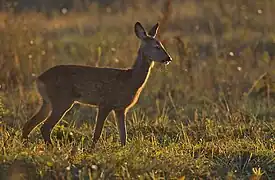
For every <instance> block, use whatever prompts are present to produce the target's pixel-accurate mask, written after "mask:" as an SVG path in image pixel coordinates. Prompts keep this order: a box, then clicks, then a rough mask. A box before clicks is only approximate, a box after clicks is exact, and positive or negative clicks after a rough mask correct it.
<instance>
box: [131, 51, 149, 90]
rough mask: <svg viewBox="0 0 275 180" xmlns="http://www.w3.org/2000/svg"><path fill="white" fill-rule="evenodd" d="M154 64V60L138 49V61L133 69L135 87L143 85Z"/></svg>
mask: <svg viewBox="0 0 275 180" xmlns="http://www.w3.org/2000/svg"><path fill="white" fill-rule="evenodd" d="M153 66H154V62H153V61H151V60H150V59H148V58H147V57H146V56H144V54H143V53H142V51H141V50H139V51H138V55H137V59H136V62H135V63H134V65H133V67H132V69H133V71H132V82H131V83H132V85H133V88H135V89H138V88H140V87H143V86H144V85H145V83H146V81H147V79H148V77H149V75H150V72H151V68H152V67H153Z"/></svg>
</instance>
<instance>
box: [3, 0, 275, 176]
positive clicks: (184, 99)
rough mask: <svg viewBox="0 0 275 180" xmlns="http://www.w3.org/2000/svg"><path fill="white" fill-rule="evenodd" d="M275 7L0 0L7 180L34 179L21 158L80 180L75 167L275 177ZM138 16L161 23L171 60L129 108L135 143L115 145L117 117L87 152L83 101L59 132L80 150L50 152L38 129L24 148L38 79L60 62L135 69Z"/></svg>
mask: <svg viewBox="0 0 275 180" xmlns="http://www.w3.org/2000/svg"><path fill="white" fill-rule="evenodd" d="M274 8H275V1H274V0H249V1H248V0H232V1H228V0H209V1H199V0H131V1H130V0H55V1H53V0H1V1H0V10H1V12H0V130H1V131H0V132H2V133H1V135H0V148H1V149H2V151H1V154H0V162H1V163H0V169H1V170H0V177H1V173H2V174H3V176H5V175H4V174H6V173H7V172H11V174H20V173H21V174H22V173H23V174H25V175H26V176H27V174H28V172H29V171H28V170H26V169H25V170H22V172H21V171H20V168H18V167H17V165H18V163H17V160H18V159H20V160H22V159H23V160H24V163H23V165H21V163H22V162H21V161H20V162H19V165H20V167H21V166H22V167H21V169H22V168H23V169H24V168H33V166H30V167H29V166H27V165H26V164H31V165H35V166H36V168H37V171H35V172H36V173H35V174H36V175H37V177H39V178H50V177H51V178H53V177H55V178H57V179H58V177H60V176H62V177H66V178H67V179H70V177H71V176H73V177H74V176H75V177H78V178H79V179H81V178H80V174H77V173H76V172H78V171H77V170H83V178H84V179H85V178H86V177H87V176H88V175H90V173H87V172H88V170H89V172H90V170H91V171H93V172H95V174H96V175H95V176H96V177H97V175H98V174H99V176H100V177H101V178H103V179H104V178H107V179H108V178H114V177H120V178H121V177H124V178H126V179H131V178H142V177H143V178H145V179H146V178H151V179H154V178H156V179H158V178H168V179H169V178H180V177H182V178H183V177H186V178H187V179H189V178H192V177H201V178H203V179H205V178H210V179H212V178H217V179H220V178H222V179H223V178H225V177H226V178H229V179H230V178H233V179H235V178H241V179H246V178H252V179H253V178H256V179H257V178H258V179H259V178H264V179H272V178H274V177H275V165H274V164H275V155H274V151H275V145H274V144H275V131H274V129H275V124H274V112H275V111H274V105H273V104H274V97H275V96H274V95H275V94H274V93H275V87H274V85H275V84H274V82H275V80H274V70H275V69H274V56H275V41H274V40H275V39H274V38H275V31H274V29H275V21H274V17H275V14H274V11H273V9H274ZM136 21H140V22H141V23H142V24H143V25H144V26H145V27H146V29H149V28H151V27H152V26H153V25H154V24H155V23H156V22H160V25H161V28H160V35H159V37H158V38H159V39H160V40H161V41H162V42H163V44H164V45H165V47H166V48H167V51H168V52H169V53H170V54H171V56H172V58H173V62H172V63H171V64H170V65H169V66H163V65H161V64H157V65H156V66H155V68H154V70H153V72H152V75H151V77H150V78H149V81H148V84H147V85H146V88H145V89H144V91H143V93H142V95H141V97H140V100H139V103H138V104H137V105H136V106H135V107H134V108H133V109H132V110H131V112H130V113H129V115H128V120H127V123H128V124H127V125H128V132H129V136H128V138H129V145H128V146H127V147H125V148H124V149H123V148H120V147H119V146H118V144H117V143H118V135H117V130H116V126H115V121H114V119H113V118H114V117H113V116H109V121H108V122H107V123H106V126H105V127H106V129H104V135H103V137H102V141H101V142H99V145H98V146H99V147H97V149H96V151H95V152H92V153H84V151H82V150H83V149H88V144H89V143H90V141H89V140H90V139H91V136H92V129H93V126H94V123H95V113H96V111H95V110H94V109H90V108H86V107H79V106H76V107H75V108H73V110H72V111H70V112H69V113H68V115H66V116H65V117H64V119H63V120H62V122H61V123H60V125H58V126H57V128H56V129H58V130H56V131H55V132H54V133H53V138H55V139H56V141H58V139H59V138H60V137H59V136H62V135H60V132H62V133H63V134H64V132H66V133H67V136H68V133H69V132H73V133H74V136H73V138H74V139H75V140H71V141H73V143H74V144H73V145H63V146H62V147H61V148H59V149H58V148H57V149H54V150H51V151H49V150H45V151H44V149H43V148H44V145H43V142H42V140H41V137H40V135H39V131H38V130H35V131H34V132H33V133H32V135H31V138H30V140H31V142H33V144H32V145H31V147H28V148H26V147H24V146H23V145H22V143H21V140H20V136H21V134H20V133H21V132H20V130H21V128H22V126H23V124H24V123H25V122H26V121H27V120H28V119H29V118H30V117H31V115H32V114H33V113H34V111H35V109H36V108H37V106H38V96H37V93H36V91H35V88H34V87H35V86H34V83H33V82H34V80H35V77H37V76H38V75H39V74H40V73H42V72H44V71H45V70H47V69H48V68H50V67H53V66H55V65H58V64H82V65H91V66H97V67H103V66H108V67H114V68H129V67H130V66H131V65H132V64H133V62H134V60H135V57H136V54H137V49H138V46H139V41H138V39H137V38H136V37H135V35H134V30H133V26H134V23H135V22H136ZM62 133H61V134H62ZM66 133H65V134H66ZM67 136H66V137H67ZM37 137H39V138H38V139H37ZM62 137H63V136H62ZM63 138H64V137H63ZM84 142H85V143H84ZM37 144H38V145H37ZM64 146H65V147H64ZM74 147H77V148H78V150H79V149H80V150H79V151H78V153H76V155H75V154H74V155H72V153H71V152H72V151H73V149H74ZM41 149H43V150H41ZM133 149H135V150H133ZM60 153H61V154H63V155H64V156H66V157H69V158H64V157H63V156H60V155H58V154H60ZM136 154H140V158H141V159H138V158H133V156H134V155H136ZM1 156H2V157H1ZM64 159H65V160H64ZM25 161H27V162H25ZM64 161H65V162H64ZM125 163H126V164H125ZM14 164H15V165H14ZM91 164H96V165H95V166H96V167H97V169H96V170H95V169H93V168H92V167H94V166H92V165H91ZM19 165H18V166H19ZM14 166H15V167H17V168H14ZM1 167H2V168H1ZM66 167H67V168H68V167H70V168H69V170H67V169H66ZM99 167H100V168H99ZM14 169H17V170H14ZM18 169H19V170H18ZM75 169H77V170H75ZM60 172H62V173H63V174H62V173H61V174H62V175H60ZM65 172H66V173H65ZM84 172H85V173H84ZM81 177H82V176H81ZM51 178H50V179H51Z"/></svg>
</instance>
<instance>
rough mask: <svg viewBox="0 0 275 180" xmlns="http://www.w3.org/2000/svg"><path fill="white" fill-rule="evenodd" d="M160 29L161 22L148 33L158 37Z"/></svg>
mask: <svg viewBox="0 0 275 180" xmlns="http://www.w3.org/2000/svg"><path fill="white" fill-rule="evenodd" d="M158 29H159V23H157V24H155V25H154V26H153V27H152V29H151V30H150V31H149V32H148V34H149V35H150V36H152V37H156V35H157V33H158Z"/></svg>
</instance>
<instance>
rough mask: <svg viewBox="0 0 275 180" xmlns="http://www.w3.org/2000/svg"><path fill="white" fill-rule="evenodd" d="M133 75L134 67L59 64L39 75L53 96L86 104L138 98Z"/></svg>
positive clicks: (121, 102) (127, 101)
mask: <svg viewBox="0 0 275 180" xmlns="http://www.w3.org/2000/svg"><path fill="white" fill-rule="evenodd" d="M131 76H132V70H131V69H115V68H96V67H90V66H80V65H59V66H55V67H53V68H50V69H49V70H47V71H45V72H44V73H43V74H41V75H40V76H39V77H38V79H39V80H40V81H42V82H43V83H44V84H45V85H46V88H47V92H48V94H49V96H53V98H55V97H60V96H70V97H72V98H73V99H74V100H75V101H79V102H82V103H86V104H91V105H100V104H104V105H109V106H115V107H119V106H121V107H122V106H128V105H130V104H131V103H132V102H133V101H135V99H136V98H137V97H135V96H136V94H137V91H138V89H133V88H131V87H130V86H129V84H131V80H132V79H131ZM138 94H139V93H138Z"/></svg>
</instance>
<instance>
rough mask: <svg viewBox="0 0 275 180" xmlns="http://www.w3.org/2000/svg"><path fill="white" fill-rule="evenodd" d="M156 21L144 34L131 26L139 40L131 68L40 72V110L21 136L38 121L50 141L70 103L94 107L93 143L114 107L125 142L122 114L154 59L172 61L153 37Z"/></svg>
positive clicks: (76, 67)
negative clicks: (139, 43) (96, 111)
mask: <svg viewBox="0 0 275 180" xmlns="http://www.w3.org/2000/svg"><path fill="white" fill-rule="evenodd" d="M158 27H159V24H158V23H157V24H156V25H154V26H153V27H152V29H151V30H150V31H149V32H148V33H147V32H146V30H145V29H144V28H143V27H142V25H141V24H140V23H139V22H136V24H135V26H134V29H135V34H136V36H137V37H138V38H139V39H140V40H141V45H140V47H139V50H138V55H137V58H136V62H135V63H134V65H133V67H132V68H131V69H114V68H98V67H90V66H80V65H58V66H55V67H52V68H50V69H49V70H47V71H46V72H44V73H43V74H41V75H40V76H39V77H38V78H37V80H36V85H37V89H38V92H39V93H40V95H41V97H42V102H43V103H42V105H41V107H40V110H39V111H38V112H37V113H36V114H35V115H34V116H33V117H32V118H31V119H30V120H29V121H28V122H26V124H25V125H24V127H23V133H22V136H23V139H27V138H28V135H29V134H30V132H31V131H32V130H33V129H34V128H35V127H36V126H37V125H38V124H40V123H41V122H42V121H44V124H43V125H42V127H41V129H40V130H41V133H42V136H43V139H44V141H45V143H46V144H52V142H51V137H50V134H51V131H52V129H53V127H54V126H55V125H56V124H57V123H58V122H59V120H60V119H61V118H62V117H63V116H64V115H65V113H66V112H67V111H69V110H70V109H71V107H72V106H73V104H74V103H79V104H84V105H89V106H96V107H98V113H97V122H96V127H95V131H94V135H93V145H95V144H96V143H97V141H98V139H99V138H100V135H101V132H102V128H103V125H104V121H105V119H106V118H107V116H108V114H109V113H110V112H111V111H112V110H114V112H115V115H116V119H117V126H118V131H119V137H120V141H121V145H122V146H124V145H125V144H126V126H125V117H126V113H127V111H128V110H129V108H131V107H132V106H133V105H135V104H136V102H137V100H138V98H139V95H140V93H141V91H142V89H143V88H144V86H145V84H146V81H147V79H148V77H149V74H150V71H151V68H152V67H153V65H154V61H156V62H161V63H164V64H169V63H170V62H171V61H172V58H171V57H170V55H169V54H168V53H167V52H166V50H165V49H164V47H163V45H162V44H161V42H160V41H158V40H157V39H156V34H157V31H158Z"/></svg>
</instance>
